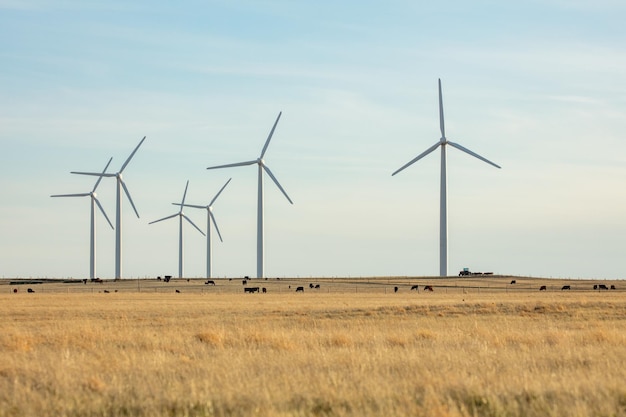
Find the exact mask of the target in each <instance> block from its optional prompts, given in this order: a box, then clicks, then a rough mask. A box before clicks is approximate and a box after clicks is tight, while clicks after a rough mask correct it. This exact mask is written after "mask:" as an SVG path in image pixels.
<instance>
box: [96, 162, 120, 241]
mask: <svg viewBox="0 0 626 417" xmlns="http://www.w3.org/2000/svg"><path fill="white" fill-rule="evenodd" d="M109 162H110V161H109ZM92 198H93V200H94V201H95V202H96V204H97V205H98V208H99V209H100V211H101V212H102V214H104V218H105V219H107V222H109V226H111V229H115V227H113V223H111V220H109V216H107V214H106V213H105V211H104V208H103V207H102V204H100V201H99V200H98V198H97V197H92Z"/></svg>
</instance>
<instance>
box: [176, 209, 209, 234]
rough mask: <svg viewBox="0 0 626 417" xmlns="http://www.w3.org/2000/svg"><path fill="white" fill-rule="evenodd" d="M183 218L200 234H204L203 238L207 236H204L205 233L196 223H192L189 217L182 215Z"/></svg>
mask: <svg viewBox="0 0 626 417" xmlns="http://www.w3.org/2000/svg"><path fill="white" fill-rule="evenodd" d="M181 216H183V218H184V219H185V220H187V221H188V222H189V223H191V225H192V226H193V227H195V228H196V230H197V231H198V232H200V233H202V236H206V235H205V234H204V232H203V231H202V230H200V228H199V227H198V226H196V224H195V223H194V222H192V221H191V219H190V218H189V217H187V216H185V215H184V214H181Z"/></svg>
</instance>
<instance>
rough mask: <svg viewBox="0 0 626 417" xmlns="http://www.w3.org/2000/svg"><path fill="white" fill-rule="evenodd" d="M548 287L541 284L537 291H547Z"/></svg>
mask: <svg viewBox="0 0 626 417" xmlns="http://www.w3.org/2000/svg"><path fill="white" fill-rule="evenodd" d="M547 290H548V287H546V286H545V285H542V286H541V287H539V291H547Z"/></svg>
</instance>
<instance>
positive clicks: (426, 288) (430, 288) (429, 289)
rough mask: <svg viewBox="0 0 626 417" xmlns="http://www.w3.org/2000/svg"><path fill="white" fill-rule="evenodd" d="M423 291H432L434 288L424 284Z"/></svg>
mask: <svg viewBox="0 0 626 417" xmlns="http://www.w3.org/2000/svg"><path fill="white" fill-rule="evenodd" d="M424 291H434V290H433V287H432V286H430V285H425V286H424Z"/></svg>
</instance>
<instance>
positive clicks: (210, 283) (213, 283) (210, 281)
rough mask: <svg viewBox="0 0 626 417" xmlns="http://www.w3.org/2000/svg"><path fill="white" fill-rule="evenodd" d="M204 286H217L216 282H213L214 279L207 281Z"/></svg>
mask: <svg viewBox="0 0 626 417" xmlns="http://www.w3.org/2000/svg"><path fill="white" fill-rule="evenodd" d="M204 285H215V281H213V280H212V279H209V280H207V282H205V283H204Z"/></svg>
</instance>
